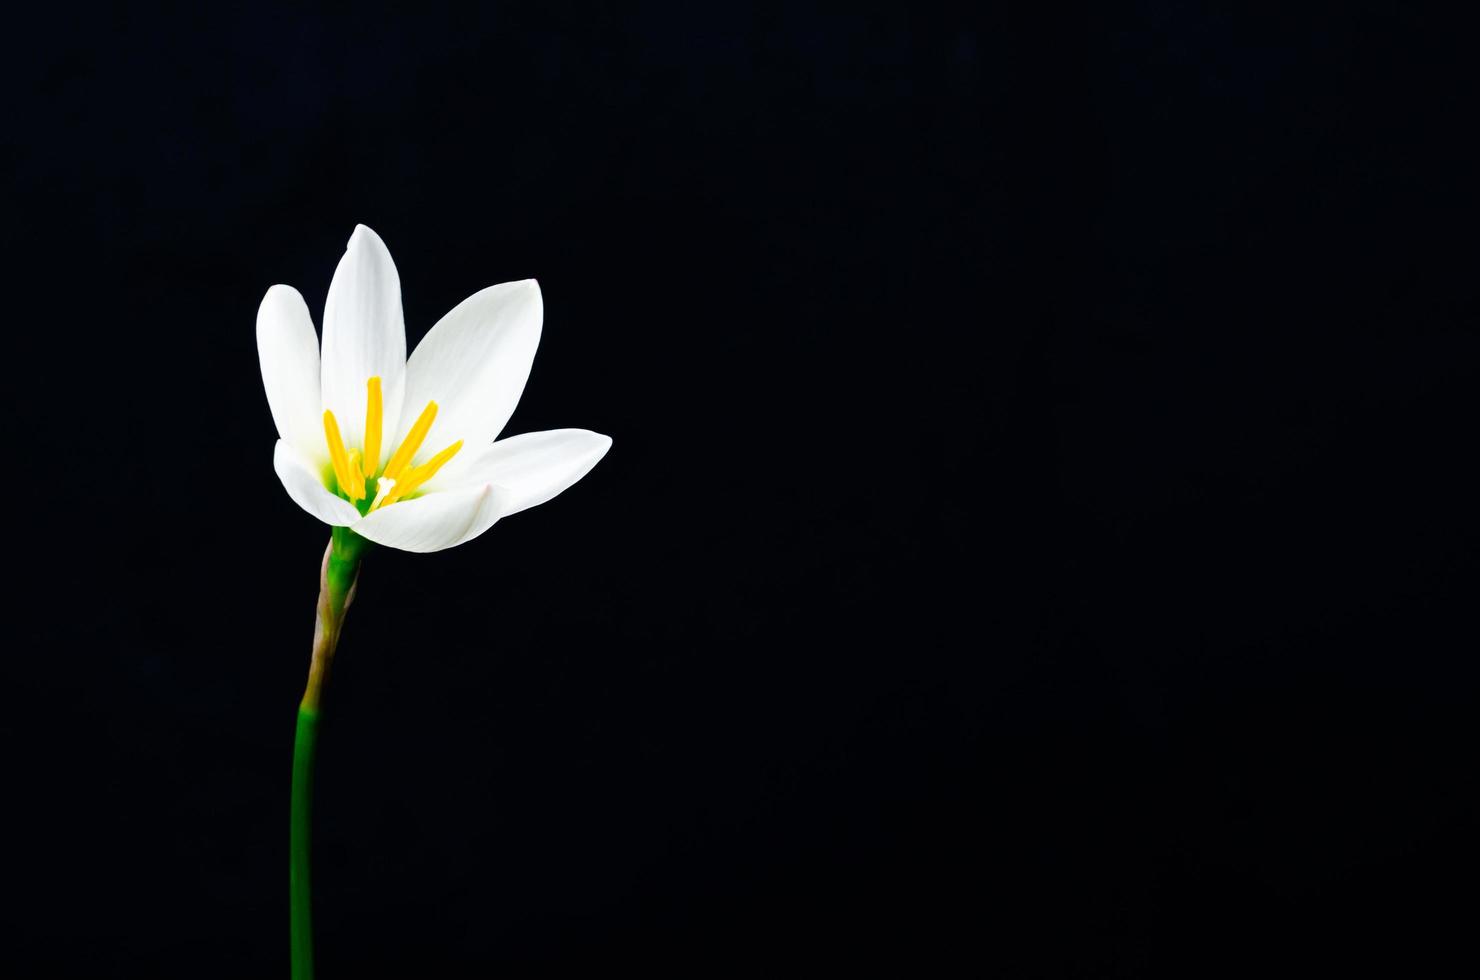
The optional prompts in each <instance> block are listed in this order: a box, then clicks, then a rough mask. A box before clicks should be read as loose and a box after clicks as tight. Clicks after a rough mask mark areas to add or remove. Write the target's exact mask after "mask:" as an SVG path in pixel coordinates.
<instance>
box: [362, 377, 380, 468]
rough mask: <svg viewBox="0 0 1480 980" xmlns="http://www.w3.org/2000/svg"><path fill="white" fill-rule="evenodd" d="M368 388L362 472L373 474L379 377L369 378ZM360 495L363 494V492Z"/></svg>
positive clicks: (377, 442) (377, 438) (377, 441)
mask: <svg viewBox="0 0 1480 980" xmlns="http://www.w3.org/2000/svg"><path fill="white" fill-rule="evenodd" d="M365 387H366V388H367V389H368V390H367V391H366V393H365V461H364V468H363V470H362V472H363V473H364V475H365V476H367V477H369V476H374V475H375V468H376V467H377V466H379V465H380V419H381V415H382V414H383V413H382V412H381V402H380V378H378V377H376V378H371V379H370V380H369V381H367V382H365ZM360 496H362V497H363V496H364V494H363V493H361V494H360Z"/></svg>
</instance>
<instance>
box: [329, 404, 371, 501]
mask: <svg viewBox="0 0 1480 980" xmlns="http://www.w3.org/2000/svg"><path fill="white" fill-rule="evenodd" d="M324 440H325V441H326V442H328V444H329V462H330V463H332V464H333V466H334V478H335V479H336V480H338V481H339V489H340V490H341V491H343V492H344V493H346V494H348V493H350V492H351V490H352V488H353V487H354V483H353V482H352V477H351V476H350V466H349V456H348V454H346V453H345V451H344V440H343V439H342V438H340V436H339V423H338V422H336V421H335V420H334V413H333V412H331V411H329V410H328V409H325V410H324ZM356 475H358V474H356ZM361 495H362V496H363V493H362V494H361ZM355 499H359V498H355Z"/></svg>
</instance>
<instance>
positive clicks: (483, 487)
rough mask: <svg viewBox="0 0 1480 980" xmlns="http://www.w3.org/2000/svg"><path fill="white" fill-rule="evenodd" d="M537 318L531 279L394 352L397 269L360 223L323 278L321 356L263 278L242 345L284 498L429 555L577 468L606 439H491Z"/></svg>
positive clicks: (534, 342) (299, 318) (534, 499)
mask: <svg viewBox="0 0 1480 980" xmlns="http://www.w3.org/2000/svg"><path fill="white" fill-rule="evenodd" d="M543 312H544V308H543V303H542V302H541V299H540V288H539V285H538V284H537V283H536V282H535V281H534V280H533V279H526V280H523V281H522V282H509V283H503V284H502V285H498V286H489V287H488V288H487V289H483V290H479V291H478V292H476V293H474V294H473V295H472V296H469V297H468V298H467V299H465V300H463V301H462V302H461V303H459V304H458V305H457V306H455V307H453V309H452V311H451V312H449V313H448V314H447V315H446V316H444V317H443V318H442V319H441V320H439V321H438V322H437V324H436V325H435V326H434V327H432V329H431V331H430V332H429V333H428V334H427V335H426V337H424V338H423V339H422V341H421V343H420V344H418V345H417V347H416V350H415V351H413V352H412V354H411V358H410V360H407V358H406V329H405V325H404V322H403V319H402V314H401V281H400V277H399V276H398V275H397V274H396V266H395V263H393V262H392V261H391V255H390V252H389V251H387V250H386V247H385V243H384V242H382V241H381V240H380V236H378V235H377V234H375V232H373V231H371V230H370V229H369V228H366V227H365V226H364V225H360V226H358V227H356V228H355V231H354V234H353V235H352V236H351V237H350V240H349V245H348V247H347V248H346V249H345V253H344V257H343V258H342V259H341V260H340V262H339V267H338V268H337V269H336V270H335V272H334V279H333V281H332V282H331V283H330V284H329V296H328V299H327V301H326V302H325V303H324V323H323V327H324V340H323V347H322V352H321V351H320V346H319V343H318V339H317V338H316V337H315V335H314V328H313V320H312V318H311V317H310V316H309V312H308V306H307V305H306V304H305V303H304V302H303V297H302V296H301V295H299V293H298V291H297V290H295V289H293V288H292V287H291V286H273V287H272V288H271V289H269V290H268V291H267V295H266V296H265V297H263V300H262V306H261V308H260V309H259V310H258V312H257V352H258V356H259V358H260V360H261V364H262V383H263V385H264V386H265V387H266V389H267V402H268V405H269V407H270V408H271V409H272V418H273V421H274V422H276V423H277V430H278V435H279V436H280V437H281V438H279V440H278V443H277V448H276V449H275V451H274V453H273V468H274V469H275V470H276V471H277V475H278V478H279V479H281V480H282V483H283V487H284V488H285V489H286V490H287V491H288V496H290V497H292V498H293V500H294V502H295V503H297V504H298V506H300V507H302V508H303V509H304V510H306V511H308V512H309V513H310V514H312V515H313V516H315V517H317V518H318V519H319V520H321V521H323V522H324V523H326V524H330V525H333V526H335V527H344V528H349V529H350V530H351V531H353V532H354V533H355V534H356V535H358V536H360V537H362V538H367V539H369V540H370V541H374V542H376V543H378V544H382V545H386V546H387V547H391V548H399V549H401V550H402V551H423V552H425V551H440V550H442V549H443V548H450V547H452V546H453V545H458V544H462V543H463V542H465V541H470V540H472V539H473V538H476V537H477V536H478V535H480V534H482V533H483V532H484V531H486V530H488V529H489V528H490V527H492V526H493V524H494V522H495V521H497V520H499V519H500V518H503V517H508V516H509V515H510V514H515V513H517V512H519V511H521V510H524V509H526V508H528V507H533V506H534V505H536V504H541V503H544V502H545V501H547V500H549V499H550V498H551V497H554V496H555V495H556V494H558V493H560V492H561V491H562V490H564V489H566V488H567V487H569V486H570V485H571V484H573V483H575V482H576V481H577V480H579V479H580V478H581V477H583V476H585V475H586V473H587V472H589V471H590V469H591V468H592V467H593V466H595V465H596V463H597V462H598V461H599V460H600V459H601V457H602V456H604V455H605V454H606V451H607V450H608V449H609V448H610V447H611V442H612V441H611V439H610V438H608V437H607V436H604V435H600V434H598V433H595V432H590V431H587V430H585V429H554V430H551V431H548V432H530V433H525V434H524V435H519V436H514V437H513V438H509V439H501V440H499V441H497V442H495V441H494V439H495V438H496V437H497V436H498V434H499V432H500V431H502V429H503V427H504V425H505V423H507V422H508V420H509V416H510V415H512V414H513V412H514V406H515V405H516V404H518V402H519V396H520V394H521V393H522V392H523V391H524V383H525V381H526V380H527V379H528V377H529V369H530V365H531V364H532V362H533V361H534V353H535V348H536V347H538V346H539V342H540V327H541V323H542V320H543ZM321 353H322V356H321Z"/></svg>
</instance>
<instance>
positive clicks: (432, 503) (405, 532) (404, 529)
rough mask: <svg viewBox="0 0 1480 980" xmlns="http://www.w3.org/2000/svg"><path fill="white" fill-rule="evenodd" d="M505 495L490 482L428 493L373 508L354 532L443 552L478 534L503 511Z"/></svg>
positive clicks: (415, 548) (409, 548)
mask: <svg viewBox="0 0 1480 980" xmlns="http://www.w3.org/2000/svg"><path fill="white" fill-rule="evenodd" d="M502 500H503V496H502V494H500V492H499V491H498V490H497V489H496V488H494V487H491V486H488V485H487V484H485V485H483V486H476V487H465V488H463V489H461V490H449V491H447V492H445V493H429V494H427V495H426V496H424V497H417V498H415V499H414V500H403V501H399V502H397V503H394V504H390V505H389V506H386V507H382V508H380V510H377V511H372V512H371V513H369V514H367V515H366V516H365V517H364V518H362V519H361V520H360V523H358V524H356V525H355V526H354V532H355V533H356V534H359V535H361V536H362V537H366V538H369V539H370V540H371V541H374V542H375V543H377V544H383V545H385V546H386V547H388V548H399V549H401V550H402V551H422V552H425V551H441V550H442V549H443V548H451V547H452V546H453V545H455V544H461V543H462V542H464V541H467V540H469V539H470V538H473V537H476V536H477V535H479V534H481V533H483V531H486V530H488V528H490V527H492V526H493V523H494V521H496V520H498V518H499V514H500V513H501V512H502V510H501V503H502Z"/></svg>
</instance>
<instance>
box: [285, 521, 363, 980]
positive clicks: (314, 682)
mask: <svg viewBox="0 0 1480 980" xmlns="http://www.w3.org/2000/svg"><path fill="white" fill-rule="evenodd" d="M368 545H369V542H367V541H366V540H365V539H364V538H361V537H359V536H358V535H356V534H355V533H354V532H352V531H350V530H348V529H347V528H340V527H336V528H334V533H333V536H332V537H331V539H330V541H329V547H328V548H326V549H325V550H324V562H323V565H322V566H321V567H320V569H319V604H318V616H317V618H316V620H315V622H314V631H313V659H312V660H311V661H309V666H308V685H307V686H306V687H305V688H304V691H303V700H302V701H301V702H299V705H298V728H297V731H296V734H295V736H294V739H293V799H292V805H291V807H290V810H291V813H290V826H289V830H288V917H289V929H288V939H289V948H290V950H291V963H292V972H291V976H292V978H293V980H313V901H312V893H311V892H310V889H309V862H308V852H309V839H310V833H311V826H312V825H311V817H312V811H313V770H314V755H315V750H316V749H317V748H318V736H319V700H320V698H321V697H322V696H323V690H324V685H325V683H326V682H327V681H328V679H329V667H330V665H331V664H332V662H333V660H334V651H335V649H336V648H337V647H338V646H339V634H340V632H341V631H342V630H343V628H344V616H345V613H346V612H348V611H349V604H350V602H352V601H353V600H354V597H355V583H356V581H358V579H359V574H360V559H361V558H362V557H363V556H364V553H365V549H366V548H367V547H368Z"/></svg>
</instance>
